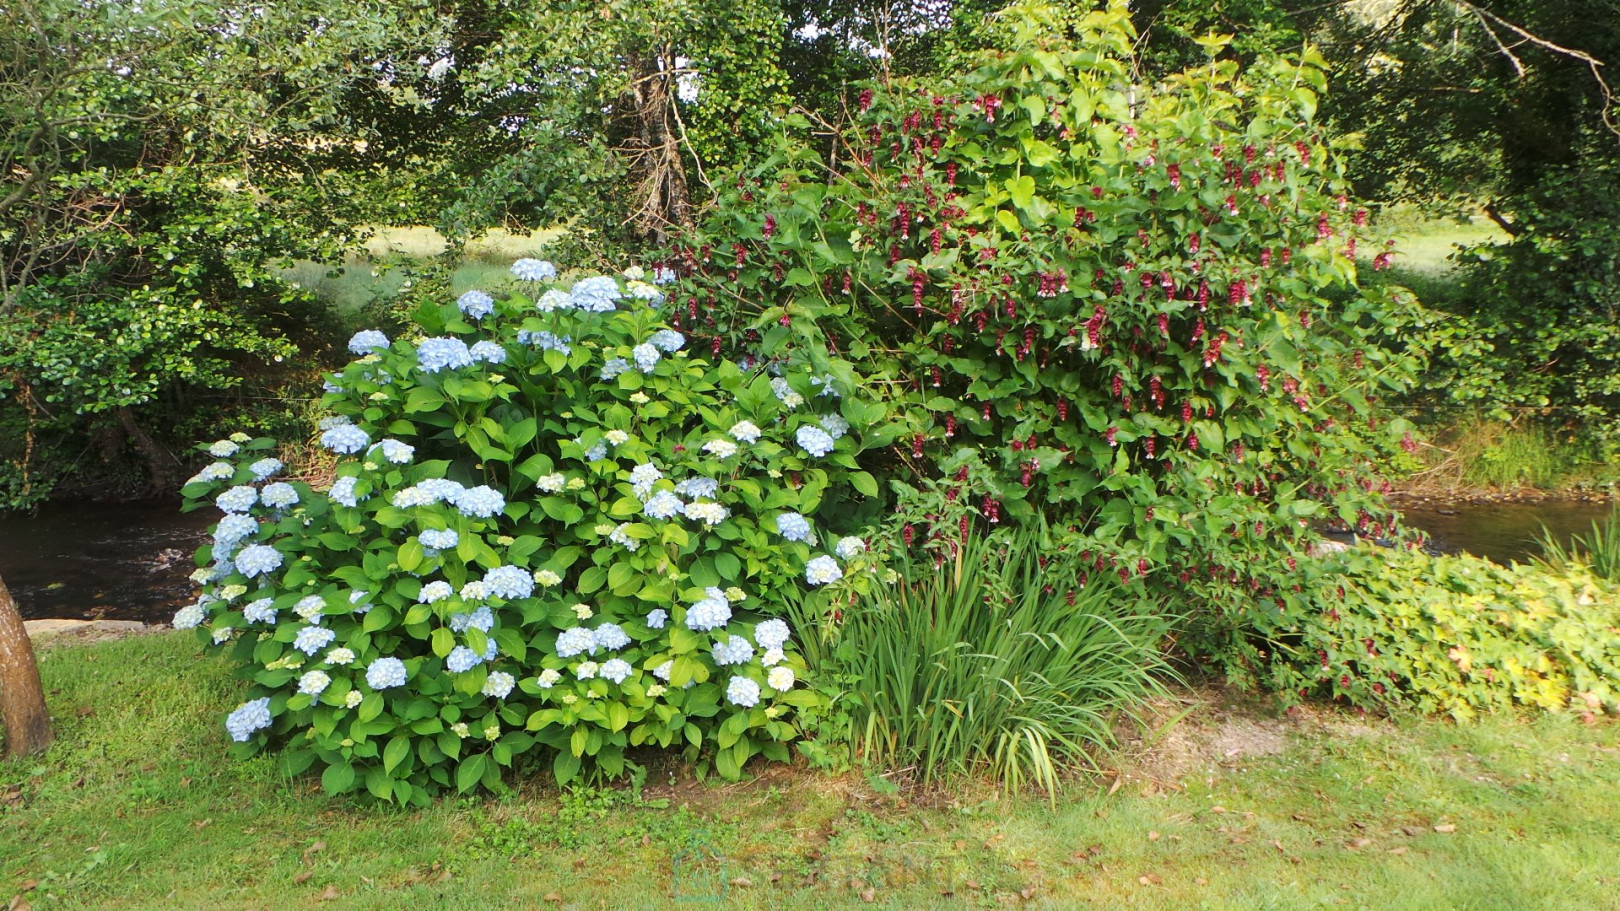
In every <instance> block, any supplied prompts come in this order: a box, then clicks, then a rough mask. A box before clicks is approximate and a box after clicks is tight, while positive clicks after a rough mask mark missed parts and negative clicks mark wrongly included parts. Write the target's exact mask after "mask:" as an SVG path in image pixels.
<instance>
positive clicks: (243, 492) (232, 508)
mask: <svg viewBox="0 0 1620 911" xmlns="http://www.w3.org/2000/svg"><path fill="white" fill-rule="evenodd" d="M257 502H259V492H258V491H257V490H255V489H254V488H252V487H249V486H247V485H246V484H242V485H239V486H237V487H232V488H231V489H230V490H227V491H225V492H224V493H222V494H220V495H219V496H217V497H215V498H214V505H215V506H218V507H219V508H220V509H221V510H223V511H225V512H247V511H248V510H250V509H252V508H253V504H255V503H257Z"/></svg>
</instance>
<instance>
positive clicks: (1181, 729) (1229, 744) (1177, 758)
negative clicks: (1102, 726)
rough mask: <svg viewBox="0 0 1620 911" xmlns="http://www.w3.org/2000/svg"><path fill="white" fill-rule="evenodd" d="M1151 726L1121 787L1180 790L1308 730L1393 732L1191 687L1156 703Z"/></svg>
mask: <svg viewBox="0 0 1620 911" xmlns="http://www.w3.org/2000/svg"><path fill="white" fill-rule="evenodd" d="M1147 721H1148V729H1147V730H1146V731H1145V732H1139V733H1138V734H1137V735H1136V736H1134V737H1133V738H1132V739H1130V740H1128V741H1127V742H1126V744H1125V745H1124V748H1123V750H1122V751H1121V753H1122V757H1123V761H1122V763H1121V766H1120V768H1119V770H1118V779H1117V784H1116V787H1119V786H1123V785H1130V784H1137V785H1140V786H1141V787H1142V789H1143V790H1144V791H1146V792H1148V793H1151V792H1153V791H1155V790H1161V789H1162V790H1180V789H1182V788H1183V787H1184V786H1185V781H1186V780H1187V779H1189V778H1192V777H1206V778H1207V777H1211V776H1215V775H1219V774H1222V773H1224V772H1230V771H1235V770H1238V769H1241V768H1242V767H1243V766H1244V765H1245V764H1246V763H1249V762H1251V761H1253V760H1255V759H1260V758H1263V757H1267V756H1276V755H1279V754H1281V753H1283V752H1285V751H1287V750H1288V749H1289V747H1291V746H1292V745H1293V744H1294V742H1295V740H1296V739H1298V738H1300V737H1303V736H1306V735H1318V736H1320V735H1322V734H1328V735H1330V736H1334V737H1379V736H1385V735H1387V734H1388V733H1389V732H1390V729H1388V728H1387V727H1386V726H1384V725H1382V724H1381V723H1379V722H1377V721H1368V720H1364V719H1358V718H1352V717H1348V716H1345V715H1344V714H1342V713H1339V712H1335V711H1331V710H1324V709H1320V708H1312V707H1307V706H1295V707H1294V708H1292V709H1290V710H1288V711H1287V712H1286V713H1281V714H1279V713H1277V712H1276V711H1275V710H1272V709H1270V708H1269V707H1268V706H1265V705H1263V704H1259V703H1256V702H1253V701H1252V700H1245V699H1243V698H1242V697H1241V696H1239V695H1237V694H1235V693H1232V692H1229V691H1226V690H1219V689H1200V690H1187V691H1184V692H1182V693H1180V694H1179V695H1178V698H1176V699H1175V700H1172V701H1167V702H1163V703H1160V704H1158V705H1156V706H1154V707H1153V714H1152V715H1151V716H1150V717H1149V718H1148V719H1147Z"/></svg>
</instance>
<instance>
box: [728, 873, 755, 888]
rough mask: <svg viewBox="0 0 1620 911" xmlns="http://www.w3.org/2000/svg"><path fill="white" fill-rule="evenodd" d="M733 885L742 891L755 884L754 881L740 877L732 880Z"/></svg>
mask: <svg viewBox="0 0 1620 911" xmlns="http://www.w3.org/2000/svg"><path fill="white" fill-rule="evenodd" d="M731 884H732V885H733V886H736V887H738V888H740V889H746V888H748V887H749V886H752V885H753V884H754V881H753V880H751V879H749V878H748V877H746V876H738V877H735V878H734V879H732V881H731Z"/></svg>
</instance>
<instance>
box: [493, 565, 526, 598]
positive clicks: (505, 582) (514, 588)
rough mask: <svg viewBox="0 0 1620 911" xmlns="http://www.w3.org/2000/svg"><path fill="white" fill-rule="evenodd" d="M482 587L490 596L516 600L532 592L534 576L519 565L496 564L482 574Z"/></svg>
mask: <svg viewBox="0 0 1620 911" xmlns="http://www.w3.org/2000/svg"><path fill="white" fill-rule="evenodd" d="M484 588H485V590H487V591H488V592H489V593H490V595H491V596H492V597H495V598H504V599H506V600H507V601H517V600H520V599H523V598H527V597H529V596H530V595H532V594H534V577H533V576H531V575H529V572H528V570H526V569H523V568H522V567H520V566H498V567H496V568H495V569H492V570H490V571H489V572H487V573H485V574H484Z"/></svg>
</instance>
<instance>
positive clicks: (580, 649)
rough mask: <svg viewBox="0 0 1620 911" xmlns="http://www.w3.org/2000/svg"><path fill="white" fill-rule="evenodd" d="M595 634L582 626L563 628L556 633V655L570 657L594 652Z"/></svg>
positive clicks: (595, 647) (595, 646)
mask: <svg viewBox="0 0 1620 911" xmlns="http://www.w3.org/2000/svg"><path fill="white" fill-rule="evenodd" d="M596 649H597V645H596V636H594V635H593V634H592V633H591V631H590V630H588V629H586V628H585V627H583V626H576V627H572V628H570V629H565V630H563V631H562V632H560V633H558V634H557V657H558V658H572V657H574V656H575V655H580V654H586V655H594V654H596Z"/></svg>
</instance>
